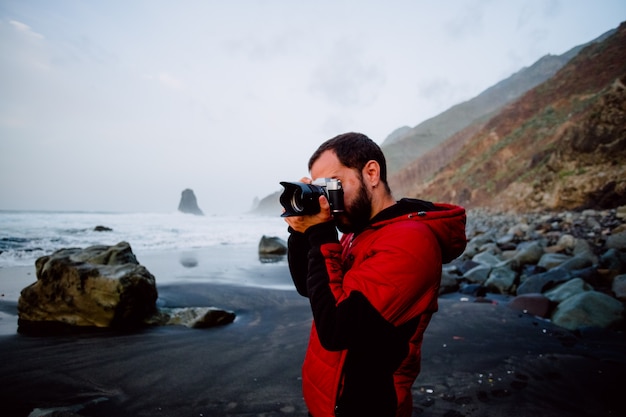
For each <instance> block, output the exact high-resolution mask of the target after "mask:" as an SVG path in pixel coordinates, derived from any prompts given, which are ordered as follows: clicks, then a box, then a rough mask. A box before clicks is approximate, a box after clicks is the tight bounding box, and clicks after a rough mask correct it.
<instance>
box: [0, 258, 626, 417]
mask: <svg viewBox="0 0 626 417" xmlns="http://www.w3.org/2000/svg"><path fill="white" fill-rule="evenodd" d="M221 249H223V250H220V249H217V250H210V251H204V250H200V251H198V252H197V253H195V256H196V258H195V259H196V261H197V264H196V266H195V267H193V268H189V267H185V266H184V265H183V264H182V263H181V260H182V259H183V256H181V255H182V254H181V253H169V252H168V253H166V254H164V253H152V254H141V253H140V254H137V258H138V260H139V262H140V263H141V264H142V265H144V266H146V267H147V268H148V269H149V270H150V272H151V273H152V274H153V275H155V277H156V280H157V289H158V291H159V301H158V302H159V303H160V305H161V306H167V307H184V306H214V307H218V308H223V309H227V310H231V311H234V312H235V313H236V315H237V318H236V320H235V322H233V323H231V324H228V325H225V326H221V327H216V328H211V329H202V330H200V329H188V328H184V327H180V326H166V327H149V328H146V329H143V330H141V331H137V332H133V333H129V334H120V333H115V332H96V333H84V334H75V335H61V336H46V337H36V336H23V335H19V334H16V333H15V332H13V333H8V334H4V333H1V332H0V356H1V357H2V358H3V363H2V365H1V368H0V385H1V386H2V387H3V388H2V389H0V401H1V403H2V404H3V408H2V409H3V414H5V415H7V416H29V415H31V416H33V417H35V416H43V415H46V413H48V414H49V411H50V410H51V409H54V408H55V407H57V408H59V411H65V412H68V413H69V412H71V413H73V414H70V415H73V416H84V417H104V416H107V417H108V416H112V415H115V416H119V417H126V416H128V417H130V416H133V417H135V416H148V415H149V416H157V417H160V416H163V417H166V416H167V417H171V416H181V417H182V416H189V415H196V416H198V415H204V416H220V417H222V416H240V417H244V416H245V417H248V416H260V415H265V416H285V415H287V416H302V417H305V416H306V408H305V406H304V401H303V400H302V394H301V385H300V384H301V377H300V370H301V369H300V368H301V365H302V361H303V359H304V354H305V351H306V346H307V342H308V336H309V331H310V326H311V320H312V319H311V312H310V307H309V304H308V300H307V299H305V298H303V297H300V296H299V295H298V294H297V293H296V291H295V290H294V289H293V286H292V284H291V278H290V276H289V272H288V267H287V264H286V262H278V263H275V264H263V263H261V262H260V261H259V259H258V257H257V254H256V252H255V251H253V250H251V249H250V250H248V249H246V250H235V251H233V248H232V247H225V248H221ZM229 251H230V252H231V253H230V254H227V253H228V252H229ZM187 255H189V254H188V253H185V256H187ZM27 269H28V268H26V270H21V271H15V270H13V271H6V270H0V279H3V280H4V279H6V278H7V276H9V275H10V274H11V273H17V274H18V275H17V277H21V279H25V280H32V282H34V280H35V273H34V266H33V268H32V275H24V274H25V273H26V272H27ZM228 277H231V278H232V279H233V282H232V283H231V284H225V283H224V280H225V279H226V278H228ZM2 282H4V281H0V283H2ZM29 283H30V282H29ZM5 288H8V287H2V288H0V291H6V290H5ZM281 288H284V289H281ZM461 298H463V299H466V301H461ZM16 301H17V300H15V301H14V302H13V301H11V300H5V299H3V300H0V311H2V312H4V314H6V315H8V316H11V314H10V312H11V309H13V312H14V314H16V306H17V303H16ZM473 301H474V299H473V297H468V296H466V295H460V294H453V295H446V296H443V297H440V299H439V305H440V308H439V312H437V313H436V314H435V315H434V316H433V319H432V321H431V324H430V326H429V327H428V329H427V331H426V334H425V338H424V344H423V357H422V372H421V374H420V375H419V376H418V379H417V381H416V382H415V384H414V386H413V399H414V413H413V416H414V417H435V416H437V417H443V416H467V417H473V416H478V415H481V416H491V417H499V416H507V417H508V416H516V417H536V416H537V415H541V416H542V417H544V416H548V417H557V416H559V417H562V416H566V417H568V416H570V417H578V416H580V417H592V416H594V417H595V416H599V415H626V405H625V404H624V403H623V401H622V399H621V389H622V388H621V381H622V380H623V375H624V374H626V355H624V352H625V351H626V339H625V338H624V336H623V335H622V334H618V333H613V332H608V331H607V332H602V331H597V332H588V333H580V332H571V331H568V330H566V329H563V328H559V327H557V326H555V325H554V324H552V323H551V322H549V321H546V320H542V319H538V318H536V317H533V316H529V315H527V314H523V313H520V312H518V311H515V310H512V309H509V308H508V307H506V305H505V304H506V303H505V302H500V303H477V302H473ZM13 317H15V320H16V319H17V317H16V315H14V316H13ZM4 321H5V318H4V317H3V318H2V320H0V323H2V322H4ZM5 326H6V324H2V325H0V327H5ZM13 326H15V327H16V323H15V324H13ZM36 409H39V410H40V411H39V412H37V413H38V414H37V413H34V412H33V411H34V410H36ZM46 410H48V411H46Z"/></svg>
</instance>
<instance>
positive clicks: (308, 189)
mask: <svg viewBox="0 0 626 417" xmlns="http://www.w3.org/2000/svg"><path fill="white" fill-rule="evenodd" d="M280 185H282V186H283V187H285V190H284V191H283V193H282V194H281V196H280V204H281V205H282V206H283V207H284V209H285V212H284V213H283V214H282V216H281V217H289V216H306V215H310V214H317V213H319V212H320V203H319V197H320V196H321V195H324V196H326V198H327V199H328V202H329V203H330V212H331V214H335V213H342V212H343V210H344V207H343V188H341V181H339V180H338V179H335V178H320V179H317V180H315V181H313V183H311V184H306V183H303V182H284V181H283V182H281V183H280Z"/></svg>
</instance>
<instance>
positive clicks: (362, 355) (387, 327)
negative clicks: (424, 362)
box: [285, 133, 466, 417]
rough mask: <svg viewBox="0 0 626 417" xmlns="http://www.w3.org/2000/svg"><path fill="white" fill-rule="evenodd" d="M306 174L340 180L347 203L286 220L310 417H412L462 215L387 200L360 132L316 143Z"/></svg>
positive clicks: (378, 166)
mask: <svg viewBox="0 0 626 417" xmlns="http://www.w3.org/2000/svg"><path fill="white" fill-rule="evenodd" d="M309 171H310V174H311V177H312V178H313V179H318V178H335V179H339V180H340V181H341V184H342V187H343V192H344V206H345V212H344V213H335V214H334V217H333V215H331V212H330V206H329V203H328V201H327V199H326V197H325V196H321V197H320V198H319V204H320V207H321V210H320V212H319V213H317V214H313V215H306V216H293V217H286V218H285V219H286V221H287V223H288V224H289V231H290V236H289V251H288V260H289V268H290V272H291V276H292V278H293V281H294V284H295V286H296V289H297V291H298V292H299V293H300V294H301V295H303V296H306V297H309V300H310V304H311V309H312V312H313V326H312V330H311V336H310V340H309V347H308V350H307V353H306V357H305V360H304V365H303V370H302V384H303V393H304V398H305V401H306V404H307V407H308V409H309V413H310V415H311V416H313V417H331V416H340V417H352V416H359V417H367V416H372V417H387V416H389V417H393V416H398V417H400V416H402V417H405V416H410V415H411V413H412V397H411V386H412V385H413V382H414V381H415V378H416V377H417V375H418V373H419V370H420V356H421V343H422V336H423V334H424V331H425V329H426V326H427V325H428V322H429V320H430V317H431V315H432V314H433V313H434V312H435V311H436V310H437V296H438V292H439V281H440V279H441V266H442V262H450V261H451V260H452V259H454V258H456V257H457V256H459V255H460V254H461V253H462V252H463V250H464V249H465V244H466V237H465V210H464V209H463V208H462V207H458V206H452V205H447V204H433V203H429V202H425V201H421V200H410V199H403V200H401V201H399V202H396V201H394V199H393V197H392V194H391V191H390V189H389V186H388V185H387V178H386V176H387V172H386V162H385V158H384V155H383V153H382V151H381V149H380V148H379V147H378V145H376V143H375V142H373V141H372V140H371V139H369V138H368V137H367V136H365V135H362V134H359V133H346V134H343V135H339V136H337V137H335V138H333V139H330V140H328V141H327V142H325V143H324V144H322V145H321V146H320V147H319V148H318V150H317V151H316V152H315V153H314V154H313V156H312V157H311V159H310V161H309ZM302 181H303V182H311V180H310V179H303V180H302ZM337 229H339V230H340V231H341V232H343V235H342V237H341V240H339V239H338V233H337Z"/></svg>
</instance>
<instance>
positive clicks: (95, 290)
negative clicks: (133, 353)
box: [17, 242, 157, 333]
mask: <svg viewBox="0 0 626 417" xmlns="http://www.w3.org/2000/svg"><path fill="white" fill-rule="evenodd" d="M35 269H36V274H37V282H35V283H33V284H31V285H30V286H28V287H26V288H24V289H23V290H22V292H21V294H20V298H19V301H18V305H17V309H18V325H19V330H20V332H22V333H29V332H31V331H32V332H37V331H41V332H47V331H52V332H54V331H55V330H64V329H65V328H77V327H107V328H122V329H125V328H132V327H135V326H137V325H140V324H142V323H143V322H144V320H146V319H147V318H149V317H151V316H152V315H154V314H155V313H156V311H157V310H156V299H157V289H156V282H155V278H154V276H153V275H152V274H151V273H150V272H148V270H147V269H146V268H145V267H143V266H142V265H140V264H139V263H138V262H137V259H136V258H135V255H134V254H133V252H132V250H131V248H130V245H129V244H128V243H126V242H120V243H118V244H117V245H115V246H104V245H97V246H91V247H88V248H85V249H80V248H70V249H61V250H58V251H56V252H54V253H53V254H52V255H50V256H43V257H41V258H39V259H37V261H36V262H35Z"/></svg>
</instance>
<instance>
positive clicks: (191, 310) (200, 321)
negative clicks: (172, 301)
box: [147, 307, 235, 329]
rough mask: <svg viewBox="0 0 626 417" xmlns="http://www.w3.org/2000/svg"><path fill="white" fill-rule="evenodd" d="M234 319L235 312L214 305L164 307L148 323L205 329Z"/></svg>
mask: <svg viewBox="0 0 626 417" xmlns="http://www.w3.org/2000/svg"><path fill="white" fill-rule="evenodd" d="M233 320H235V313H233V312H231V311H225V310H220V309H218V308H214V307H188V308H162V309H160V310H159V313H158V314H156V315H154V316H153V317H151V318H150V319H149V320H148V321H147V324H153V325H162V326H163V325H166V326H167V325H169V326H171V325H175V326H186V327H189V328H193V329H204V328H207V327H215V326H222V325H224V324H229V323H232V322H233Z"/></svg>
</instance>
